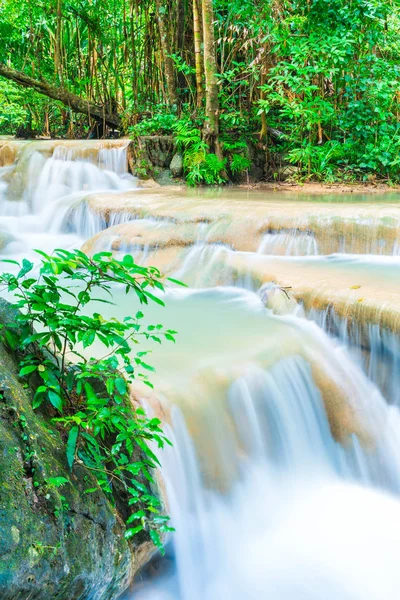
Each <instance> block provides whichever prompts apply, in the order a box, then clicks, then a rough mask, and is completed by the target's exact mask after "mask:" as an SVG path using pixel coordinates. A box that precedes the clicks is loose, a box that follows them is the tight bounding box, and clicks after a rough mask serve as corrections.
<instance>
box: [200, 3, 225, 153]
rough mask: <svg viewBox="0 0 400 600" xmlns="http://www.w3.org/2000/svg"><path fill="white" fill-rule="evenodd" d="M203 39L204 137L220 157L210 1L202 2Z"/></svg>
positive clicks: (212, 18) (215, 68) (215, 63)
mask: <svg viewBox="0 0 400 600" xmlns="http://www.w3.org/2000/svg"><path fill="white" fill-rule="evenodd" d="M202 9H203V38H204V72H205V78H206V122H205V128H204V137H205V139H206V141H207V142H208V143H209V145H210V148H211V149H213V148H215V151H216V154H217V155H221V152H220V148H219V142H218V134H219V103H218V85H217V60H216V56H215V36H214V11H213V3H212V0H202Z"/></svg>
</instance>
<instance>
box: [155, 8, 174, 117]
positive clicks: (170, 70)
mask: <svg viewBox="0 0 400 600" xmlns="http://www.w3.org/2000/svg"><path fill="white" fill-rule="evenodd" d="M156 10H157V22H158V30H159V32H160V40H161V50H162V53H163V57H164V71H165V79H166V82H167V92H168V99H169V103H170V105H171V106H173V105H176V106H178V94H177V90H176V82H175V67H174V61H173V60H172V58H171V44H170V39H169V31H168V26H167V17H168V12H167V9H166V8H165V6H163V5H162V4H161V2H160V0H156Z"/></svg>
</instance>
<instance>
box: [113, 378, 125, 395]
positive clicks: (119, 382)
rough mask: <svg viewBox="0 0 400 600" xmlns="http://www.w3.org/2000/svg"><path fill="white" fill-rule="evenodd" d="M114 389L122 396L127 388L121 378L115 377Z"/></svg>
mask: <svg viewBox="0 0 400 600" xmlns="http://www.w3.org/2000/svg"><path fill="white" fill-rule="evenodd" d="M115 387H116V388H117V390H118V392H119V393H120V394H121V395H122V396H124V395H125V394H126V392H127V388H126V382H125V380H124V379H122V377H117V378H116V380H115Z"/></svg>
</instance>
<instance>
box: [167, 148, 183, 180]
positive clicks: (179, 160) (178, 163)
mask: <svg viewBox="0 0 400 600" xmlns="http://www.w3.org/2000/svg"><path fill="white" fill-rule="evenodd" d="M169 169H170V171H171V173H172V177H182V175H183V156H182V154H181V153H180V152H177V153H176V154H174V156H173V157H172V160H171V164H170V165H169Z"/></svg>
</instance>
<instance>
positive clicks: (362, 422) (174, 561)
mask: <svg viewBox="0 0 400 600" xmlns="http://www.w3.org/2000/svg"><path fill="white" fill-rule="evenodd" d="M43 148H44V147H43ZM43 148H42V147H41V146H40V145H39V144H38V143H34V144H32V145H31V144H26V145H24V146H23V147H22V149H21V151H20V154H19V156H18V158H17V162H16V164H15V165H12V166H9V167H2V168H1V169H0V254H1V256H2V258H17V259H20V258H21V257H25V256H27V257H32V256H33V250H34V249H35V248H39V249H41V250H45V251H47V252H51V251H52V250H53V249H54V248H56V247H58V248H60V247H63V248H76V247H81V246H82V244H83V243H84V242H86V241H87V240H88V238H91V237H92V236H95V235H96V234H98V233H99V232H101V231H102V230H105V229H106V228H107V227H112V229H110V230H106V231H104V235H103V234H101V235H100V237H99V238H98V239H97V240H96V241H95V242H93V245H94V249H95V250H96V251H99V250H110V249H111V250H113V251H116V252H119V253H121V254H123V253H124V252H125V251H127V250H128V251H130V252H132V253H133V254H134V255H135V257H136V259H137V260H138V261H141V262H143V263H145V264H152V261H155V263H157V261H163V262H162V265H163V268H164V267H165V270H166V271H168V272H169V274H173V275H174V277H177V278H178V279H182V280H183V281H185V282H186V283H187V284H188V285H189V286H190V287H189V288H188V289H180V288H176V289H175V288H173V287H171V288H170V289H169V290H168V291H167V292H166V294H165V298H164V300H165V304H166V308H165V309H163V308H161V307H159V306H156V305H154V306H151V307H148V309H147V310H146V311H145V312H146V320H148V322H149V323H150V322H160V323H163V324H165V325H167V326H168V327H170V328H172V329H176V330H177V331H178V332H179V334H178V337H177V343H176V345H174V346H172V345H168V346H167V345H163V346H162V347H160V348H151V349H152V350H153V354H152V357H151V359H149V362H151V363H152V364H153V365H154V366H155V367H156V374H155V375H154V378H153V381H154V384H155V391H154V392H151V391H149V390H147V391H146V392H145V391H143V389H142V388H141V387H140V386H137V387H135V386H134V389H133V393H134V394H135V397H136V398H137V399H140V400H141V401H142V403H143V405H144V406H145V407H146V410H147V411H149V412H150V413H154V414H162V416H163V420H164V424H165V428H166V431H167V434H168V436H169V437H170V439H171V440H172V442H173V446H172V447H171V448H166V449H165V450H164V451H163V452H162V453H161V456H160V458H161V462H162V471H161V475H162V478H163V481H164V487H165V503H166V506H167V510H168V512H169V514H170V515H171V518H172V522H173V525H174V527H175V528H176V532H175V533H174V534H173V535H171V537H170V540H167V543H168V557H167V559H165V562H163V561H162V560H161V562H160V565H161V566H162V567H161V568H160V569H159V570H157V569H154V570H153V571H152V570H151V569H149V570H148V571H147V572H146V573H144V574H143V577H142V578H138V580H137V581H136V582H135V583H134V585H133V588H132V590H130V591H129V592H128V593H127V596H126V598H128V599H131V600H247V599H248V600H253V599H254V600H255V599H260V598H265V599H266V600H322V599H323V600H383V599H385V600H397V599H398V597H399V593H400V570H399V569H398V558H397V557H398V554H399V552H400V498H399V495H400V413H399V411H398V408H397V406H396V405H398V404H399V402H400V398H399V389H400V380H399V366H400V363H399V361H400V358H399V357H400V352H399V340H398V335H397V334H396V332H395V331H392V330H389V329H388V328H387V327H382V326H381V323H380V322H372V323H370V322H365V323H363V322H362V321H356V320H355V319H354V318H353V316H352V314H349V316H348V317H343V316H342V315H341V314H337V313H336V312H335V311H334V310H333V308H332V307H329V308H327V309H321V308H320V307H318V306H317V307H316V308H312V309H309V308H308V307H306V306H302V305H301V303H300V302H296V300H295V299H294V298H293V297H290V292H289V293H284V292H282V290H280V287H279V286H278V285H277V284H276V283H273V282H272V283H269V284H268V285H265V284H264V285H262V282H260V281H259V278H258V276H257V273H258V272H259V271H260V269H259V267H258V265H260V264H262V265H263V269H264V270H265V269H267V270H268V269H272V268H276V265H280V269H281V271H284V269H286V271H285V272H287V273H289V274H290V277H294V275H293V273H295V272H296V270H301V269H303V270H304V271H302V272H304V273H305V274H306V275H307V276H308V275H310V276H311V275H312V276H313V277H314V278H315V281H318V278H321V279H322V277H327V278H329V277H330V278H331V279H332V281H335V278H336V280H338V278H343V277H349V281H351V280H352V278H354V282H355V284H358V282H360V283H361V284H362V285H363V286H364V281H365V285H366V283H367V281H368V280H369V279H371V280H372V278H376V281H377V282H378V284H380V282H382V285H384V283H385V281H386V282H387V280H388V276H393V275H394V276H396V274H397V275H398V269H399V268H400V263H399V259H398V257H397V256H393V255H396V253H397V250H396V248H398V240H397V238H396V235H395V234H394V233H393V232H394V231H395V227H394V226H393V225H392V224H391V225H390V227H391V229H390V231H389V232H388V231H386V230H385V232H384V234H385V235H386V236H387V237H386V238H385V239H384V242H382V241H380V240H381V238H380V237H379V235H381V234H382V229H379V227H381V225H379V226H377V225H376V220H374V219H373V218H372V217H371V219H372V220H370V221H368V223H369V225H368V223H367V226H366V225H365V220H364V222H363V223H361V222H360V225H362V227H361V229H360V230H358V229H357V227H353V225H352V228H351V230H350V229H349V225H348V221H346V223H347V224H345V226H344V225H343V228H344V229H343V231H344V233H343V231H342V230H340V235H341V236H342V237H341V238H340V239H339V238H338V240H339V241H338V240H333V241H332V240H330V241H329V240H328V241H326V240H324V239H323V236H322V238H321V227H322V225H321V223H322V221H323V219H324V216H323V215H324V210H332V209H331V208H326V209H325V208H324V206H323V205H321V204H319V203H317V202H316V203H315V205H316V207H317V208H315V210H316V214H317V213H318V216H319V218H320V219H321V220H320V221H318V223H319V224H318V226H317V225H315V223H314V221H313V220H312V219H311V217H307V218H308V221H307V228H306V227H305V225H304V224H303V225H302V224H301V222H300V221H298V222H297V225H296V226H295V227H294V226H292V225H290V226H288V222H287V218H286V217H287V214H286V212H289V211H287V208H286V205H285V202H289V201H288V200H287V196H286V200H285V198H281V199H279V196H278V195H277V194H276V195H275V196H274V198H273V200H271V202H270V204H268V199H266V200H265V204H263V205H262V206H264V207H265V209H264V210H265V213H266V215H267V217H268V219H269V222H268V224H267V225H268V226H267V225H265V223H264V225H263V227H264V228H261V229H260V228H258V229H257V232H258V233H257V235H258V237H257V240H256V241H254V240H252V239H251V240H250V241H249V243H248V245H247V246H246V248H245V251H243V250H242V248H238V247H235V239H236V238H235V239H233V237H232V236H231V237H229V236H230V234H231V232H232V230H233V228H234V224H231V223H230V222H228V224H226V223H225V222H224V218H225V216H224V215H225V212H226V206H225V204H223V202H224V195H226V194H229V193H230V192H229V190H228V191H224V192H223V194H222V196H223V198H222V200H221V202H222V204H220V205H219V204H218V202H219V200H218V198H215V199H214V201H215V207H213V210H215V211H218V210H219V208H218V206H220V207H221V206H222V208H220V210H221V214H222V216H221V219H220V222H218V223H217V224H216V225H215V224H209V223H208V220H207V218H206V216H204V215H205V212H206V208H207V206H208V205H207V202H206V196H207V194H210V193H214V194H215V195H218V193H217V192H210V191H209V190H208V191H206V192H205V193H204V198H203V197H202V196H200V199H198V196H199V194H201V193H200V192H199V193H198V195H197V196H196V195H195V196H193V197H190V194H189V197H188V198H186V199H185V200H182V202H188V205H190V211H192V212H191V220H190V219H189V218H187V219H186V222H187V223H189V225H188V226H185V227H186V228H184V227H181V226H180V225H179V224H178V223H177V222H176V223H174V222H173V221H171V219H167V218H166V216H165V215H164V217H163V218H162V217H160V215H159V214H155V215H152V214H149V215H148V216H146V215H142V216H141V218H137V215H136V214H133V213H129V212H126V211H125V212H124V210H120V208H121V206H122V204H121V203H122V198H123V196H124V193H125V192H127V191H129V192H131V193H132V194H138V203H139V202H140V191H139V190H138V189H137V188H136V180H135V179H134V178H133V177H132V176H131V175H129V173H128V172H127V160H126V144H125V145H124V144H120V143H119V144H118V145H116V146H115V147H112V145H111V146H107V147H102V145H101V143H96V142H87V143H86V142H83V143H81V144H80V143H73V144H71V145H68V143H66V142H63V143H62V144H61V143H60V145H57V144H55V145H54V147H52V148H51V150H49V149H46V151H44V150H43ZM103 192H106V193H107V194H108V195H110V194H112V195H113V196H112V198H113V203H114V205H113V208H115V210H114V211H111V212H110V211H108V212H101V211H97V212H96V211H94V210H92V209H91V208H90V205H89V203H88V201H87V197H88V196H90V194H92V193H103ZM157 193H158V194H159V195H160V197H161V198H162V196H163V194H165V195H168V194H170V195H173V194H172V192H157ZM231 193H232V195H233V197H234V192H231ZM240 194H243V192H242V191H240V192H238V198H237V204H240V203H241V200H240V198H241V196H240ZM100 195H101V194H100ZM108 197H109V196H108ZM130 198H131V202H133V203H134V202H135V200H134V199H133V200H132V195H131V196H130ZM174 198H175V199H174V202H176V212H177V213H178V206H179V205H180V198H179V194H177V196H176V197H174ZM197 201H198V202H199V207H198V208H197V209H196V206H197V205H196V202H197ZM260 201H261V200H260ZM279 201H280V202H281V204H282V206H281V211H282V213H283V215H284V217H285V218H284V219H283V218H282V219H283V220H282V223H283V225H282V227H281V229H280V230H279V228H278V229H277V228H276V224H274V226H273V227H272V225H271V219H272V216H271V215H272V213H273V212H274V211H277V208H276V206H275V205H276V204H277V203H278V202H279ZM396 201H397V198H396ZM290 202H291V204H296V202H297V201H296V200H290ZM309 202H310V201H309ZM392 202H393V200H392ZM171 203H172V200H171ZM159 204H160V205H161V200H160V202H159ZM310 204H312V203H311V202H310ZM124 206H125V204H124ZM157 206H158V205H157ZM172 206H173V203H172ZM185 206H186V205H185ZM232 206H234V207H235V206H236V204H235V200H233V201H232ZM321 206H322V208H321ZM327 206H328V204H327ZM329 206H330V205H329ZM204 207H206V208H204ZM269 207H270V208H269ZM160 210H161V209H160ZM172 210H174V208H172ZM196 210H198V213H199V215H200V216H201V219H202V220H201V222H200V221H199V222H197V221H196V220H194V219H193V218H192V217H193V214H192V213H193V211H196ZM207 210H208V209H207ZM234 210H236V208H235V209H234ZM238 210H239V209H238ZM260 210H261V209H260ZM303 210H304V209H303ZM307 210H311V208H308V209H307ZM341 210H342V209H341ZM388 210H389V209H388ZM285 211H286V212H285ZM299 212H300V211H299ZM291 214H292V213H291ZM250 216H251V215H250ZM289 216H290V215H289ZM372 216H373V215H372ZM199 218H200V217H199ZM329 218H331V216H330V217H329ZM346 218H347V219H348V217H346ZM130 221H132V222H133V221H135V227H136V230H135V236H134V239H133V242H132V243H131V244H129V243H128V242H129V240H128V241H127V239H125V238H124V239H123V240H122V242H121V237H118V235H117V232H116V231H115V226H117V225H120V224H125V225H126V224H128V225H129V224H130ZM221 223H222V225H221ZM310 223H311V225H312V224H313V223H314V225H315V227H314V229H313V230H312V231H311V229H309V227H310ZM330 223H331V224H332V220H331V221H330ZM240 225H241V226H243V228H244V229H245V227H246V226H247V224H246V223H245V222H244V220H243V222H241V223H240ZM338 227H339V226H338ZM368 227H370V228H371V231H372V233H370V237H367V239H366V238H365V235H367V233H368V231H367V230H368ZM318 228H320V229H318ZM346 228H347V229H346ZM239 229H240V228H239ZM124 231H125V230H124ZM167 232H171V233H168V235H167ZM220 232H221V233H220ZM349 232H351V235H350V233H349ZM325 233H326V236H329V235H330V233H331V234H332V239H333V237H334V232H333V230H331V229H329V228H326V230H325ZM392 234H393V235H392ZM368 235H369V234H368ZM382 235H383V234H382ZM146 236H148V237H146ZM149 236H150V237H149ZM168 236H169V237H168ZM173 236H174V238H173V239H174V240H175V246H176V247H175V246H174V247H173V248H172V249H171V246H172V244H171V243H170V242H169V241H168V240H169V239H170V238H171V237H173ZM339 237H340V236H339ZM146 239H151V243H147V244H146V243H145V241H144V240H146ZM350 241H351V243H350ZM117 242H118V243H117ZM345 242H346V243H345ZM246 243H247V242H246ZM340 244H342V246H341V247H340ZM361 244H364V245H363V246H362V247H363V248H364V250H363V251H364V255H361V254H357V255H356V256H355V255H350V254H346V255H344V254H338V253H337V252H338V251H339V252H340V249H342V251H343V252H348V253H351V252H352V251H353V250H354V251H357V252H360V248H361ZM252 247H254V248H253V250H251V248H252ZM249 248H250V249H249ZM327 248H333V252H336V254H335V255H334V256H330V257H328V258H327V257H325V256H324V254H325V253H326V252H325V250H326V249H327ZM370 252H373V254H370ZM382 254H385V256H382ZM276 256H278V257H279V259H278V258H276V259H275V258H274V257H276ZM260 261H261V262H260ZM277 261H278V262H277ZM255 265H256V266H257V269H256V268H255ZM306 275H305V276H306ZM398 281H399V279H398V280H397V284H396V285H398ZM333 285H334V284H333ZM260 287H261V290H260V289H259V288H260ZM349 287H350V286H349ZM355 287H357V285H355ZM359 287H361V286H359ZM360 294H361V292H360ZM114 301H115V304H116V308H114V309H112V310H114V311H116V312H117V316H121V315H122V316H125V315H127V314H135V313H136V311H137V306H136V305H135V304H134V303H133V304H132V300H131V299H130V298H129V297H126V296H125V295H124V294H123V290H120V289H118V288H117V289H115V290H114ZM109 310H110V308H109V307H107V308H105V309H104V315H105V316H107V315H108V313H107V311H109ZM108 316H112V315H111V314H110V315H108Z"/></svg>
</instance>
